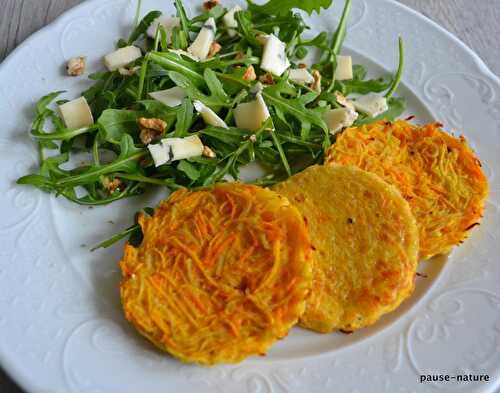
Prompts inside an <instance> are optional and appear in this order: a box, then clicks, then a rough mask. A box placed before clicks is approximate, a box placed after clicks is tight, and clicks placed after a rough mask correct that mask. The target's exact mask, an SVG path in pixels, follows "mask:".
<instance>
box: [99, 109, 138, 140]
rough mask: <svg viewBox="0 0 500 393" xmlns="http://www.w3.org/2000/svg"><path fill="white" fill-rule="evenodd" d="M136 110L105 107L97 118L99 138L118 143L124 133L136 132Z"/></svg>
mask: <svg viewBox="0 0 500 393" xmlns="http://www.w3.org/2000/svg"><path fill="white" fill-rule="evenodd" d="M138 117H139V115H138V113H137V112H136V111H130V110H124V109H106V110H105V111H104V112H102V115H101V116H100V117H99V119H98V120H97V124H99V126H100V134H101V138H102V139H103V140H105V141H108V142H110V143H114V144H119V143H120V141H121V140H122V138H123V136H124V135H125V134H130V135H132V134H134V133H137V130H138V127H137V118H138Z"/></svg>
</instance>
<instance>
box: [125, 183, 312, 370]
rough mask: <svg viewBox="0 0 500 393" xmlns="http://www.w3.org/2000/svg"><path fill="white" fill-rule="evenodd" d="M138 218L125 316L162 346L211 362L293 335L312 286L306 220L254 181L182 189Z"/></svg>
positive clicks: (128, 252) (129, 251) (128, 253)
mask: <svg viewBox="0 0 500 393" xmlns="http://www.w3.org/2000/svg"><path fill="white" fill-rule="evenodd" d="M139 223H140V225H141V227H142V231H143V235H144V237H143V240H142V243H141V244H140V246H139V247H137V248H135V247H133V246H132V245H130V244H127V245H126V246H125V253H124V256H123V259H122V261H121V262H120V267H121V270H122V273H123V281H122V283H121V299H122V304H123V308H124V310H125V315H126V317H127V319H128V320H129V321H130V322H132V324H133V325H134V326H135V327H136V328H137V329H138V330H139V332H141V333H142V334H143V335H144V336H145V337H146V338H148V339H149V340H150V341H151V342H153V343H154V344H155V345H156V346H158V347H159V348H161V349H163V350H165V351H168V352H169V353H171V354H172V355H174V356H175V357H177V358H179V359H181V360H184V361H191V362H197V363H201V364H206V365H211V364H216V363H222V362H224V363H235V362H239V361H241V360H243V359H244V358H246V357H247V356H249V355H253V354H265V352H266V351H267V349H268V348H269V347H270V346H271V344H273V343H274V342H275V341H276V340H278V339H280V338H283V337H285V336H286V335H287V333H288V331H289V329H290V328H291V327H292V325H294V324H295V323H296V322H297V320H298V318H299V316H300V315H301V314H302V313H303V311H304V307H305V298H306V296H307V295H308V294H309V291H310V286H311V282H312V267H311V266H312V265H311V258H310V257H311V243H310V240H309V236H308V232H307V228H306V225H305V223H304V219H303V217H302V216H301V214H300V213H299V211H298V210H297V209H296V208H295V207H293V206H292V205H290V203H289V202H288V200H287V199H286V198H285V197H283V196H280V195H278V194H277V193H275V192H273V191H271V190H268V189H263V188H260V187H257V186H252V185H243V184H239V183H231V184H221V185H217V186H215V187H213V188H210V189H206V190H202V191H196V192H190V191H187V190H181V191H177V192H175V193H173V194H172V195H171V196H170V198H169V199H168V200H166V201H164V202H162V203H161V204H160V205H159V206H158V207H157V208H156V209H155V212H154V215H153V216H152V217H149V218H145V217H144V216H142V217H141V218H140V220H139Z"/></svg>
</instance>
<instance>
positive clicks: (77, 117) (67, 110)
mask: <svg viewBox="0 0 500 393" xmlns="http://www.w3.org/2000/svg"><path fill="white" fill-rule="evenodd" d="M59 111H60V112H61V116H62V118H63V120H64V123H65V124H66V127H68V128H71V129H77V128H83V127H89V126H91V125H92V124H94V118H93V116H92V112H91V110H90V107H89V104H88V103H87V100H86V99H85V97H80V98H77V99H76V100H73V101H69V102H66V103H65V104H62V105H60V106H59Z"/></svg>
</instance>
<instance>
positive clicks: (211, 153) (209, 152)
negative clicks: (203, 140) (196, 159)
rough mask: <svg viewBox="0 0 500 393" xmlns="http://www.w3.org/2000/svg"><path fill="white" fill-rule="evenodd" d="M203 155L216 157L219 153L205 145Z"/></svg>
mask: <svg viewBox="0 0 500 393" xmlns="http://www.w3.org/2000/svg"><path fill="white" fill-rule="evenodd" d="M202 156H203V157H208V158H215V157H217V155H216V154H215V152H214V151H213V150H212V149H210V148H209V147H208V146H203V152H202Z"/></svg>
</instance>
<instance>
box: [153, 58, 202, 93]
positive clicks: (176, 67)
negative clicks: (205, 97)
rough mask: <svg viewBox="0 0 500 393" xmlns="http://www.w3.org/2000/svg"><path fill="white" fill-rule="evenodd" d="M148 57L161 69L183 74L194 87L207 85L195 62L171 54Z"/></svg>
mask: <svg viewBox="0 0 500 393" xmlns="http://www.w3.org/2000/svg"><path fill="white" fill-rule="evenodd" d="M147 56H148V57H149V59H150V60H151V61H152V62H154V63H156V64H158V65H160V66H161V67H163V68H165V69H167V70H169V71H176V72H178V73H180V74H182V75H183V76H184V77H185V78H187V79H189V81H190V82H191V83H192V84H193V85H194V86H197V87H202V86H204V85H205V80H204V79H203V76H201V74H200V73H199V72H198V66H197V64H196V63H195V62H193V61H188V60H185V59H183V58H181V57H180V56H179V55H177V54H175V53H170V52H167V53H160V52H149V53H148V55H147Z"/></svg>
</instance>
